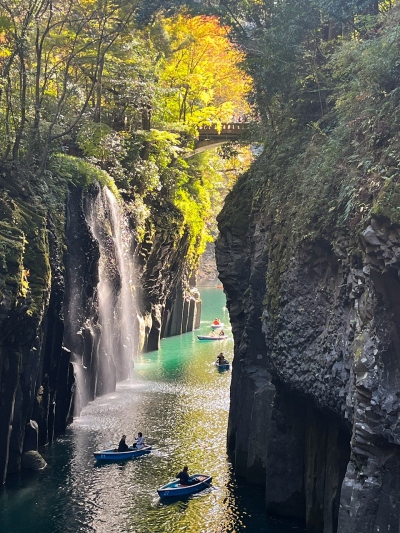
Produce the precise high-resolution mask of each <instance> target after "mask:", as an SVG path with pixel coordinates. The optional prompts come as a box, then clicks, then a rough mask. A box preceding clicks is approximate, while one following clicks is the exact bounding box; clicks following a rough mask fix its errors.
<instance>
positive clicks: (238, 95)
mask: <svg viewBox="0 0 400 533" xmlns="http://www.w3.org/2000/svg"><path fill="white" fill-rule="evenodd" d="M163 27H164V28H165V31H166V34H167V44H168V48H167V50H166V52H164V61H163V63H162V66H161V69H160V84H161V86H162V88H163V89H164V91H165V93H164V107H165V114H164V116H162V117H161V118H162V120H164V121H165V120H168V121H170V122H182V123H185V124H189V125H200V124H203V123H207V122H210V121H211V122H214V123H220V122H222V121H229V120H230V119H231V118H232V116H233V115H234V114H235V113H236V114H237V113H243V112H246V111H247V107H246V104H245V96H246V94H247V93H248V91H249V89H250V78H249V77H248V76H247V75H246V74H245V73H244V72H243V71H242V70H241V69H240V67H239V64H240V62H241V61H242V60H243V54H242V53H241V52H240V51H239V50H238V49H237V48H236V47H234V46H233V45H232V43H231V42H230V41H229V39H228V35H227V28H226V27H223V26H221V25H220V24H219V21H218V19H217V18H216V17H209V16H196V17H190V16H189V15H187V14H179V15H177V16H175V17H173V18H169V19H166V20H165V21H163ZM164 49H165V48H164ZM159 115H160V114H159Z"/></svg>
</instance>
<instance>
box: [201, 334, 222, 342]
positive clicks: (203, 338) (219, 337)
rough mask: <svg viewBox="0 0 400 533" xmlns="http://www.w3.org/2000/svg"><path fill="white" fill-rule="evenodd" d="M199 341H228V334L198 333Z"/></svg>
mask: <svg viewBox="0 0 400 533" xmlns="http://www.w3.org/2000/svg"><path fill="white" fill-rule="evenodd" d="M197 338H198V339H199V341H226V339H227V338H228V335H197Z"/></svg>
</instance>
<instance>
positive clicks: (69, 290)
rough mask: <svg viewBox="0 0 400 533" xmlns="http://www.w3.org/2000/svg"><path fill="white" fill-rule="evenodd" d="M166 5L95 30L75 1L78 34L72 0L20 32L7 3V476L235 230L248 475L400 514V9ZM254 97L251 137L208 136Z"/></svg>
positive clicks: (2, 290) (248, 107) (265, 484)
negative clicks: (211, 149)
mask: <svg viewBox="0 0 400 533" xmlns="http://www.w3.org/2000/svg"><path fill="white" fill-rule="evenodd" d="M117 4H118V2H117ZM145 4H146V3H143V2H137V4H135V7H134V8H132V11H131V10H130V8H129V6H127V5H126V4H125V3H123V2H122V3H121V4H118V6H117V8H116V9H117V12H118V17H114V16H111V15H110V13H109V12H108V11H107V9H105V8H104V6H103V5H101V6H100V5H99V6H98V7H99V9H97V8H96V9H93V12H92V11H91V12H90V14H91V16H90V17H87V18H84V20H85V23H84V27H83V28H81V27H80V26H79V25H78V26H77V21H78V20H83V19H80V18H79V17H80V16H81V14H82V13H80V9H81V7H82V6H78V7H76V6H75V7H73V6H72V5H71V9H76V10H77V11H76V12H74V13H75V15H76V17H75V18H73V17H72V18H71V17H70V12H69V11H68V10H65V9H64V8H63V6H62V5H61V3H58V8H59V11H58V12H57V17H59V18H58V19H57V24H56V26H54V27H58V25H59V27H68V28H69V30H70V32H71V33H72V34H74V35H75V36H76V43H75V44H76V46H77V48H76V49H75V48H74V49H71V48H68V46H66V43H69V34H68V35H66V34H63V33H62V32H61V33H60V34H58V33H57V31H58V30H57V31H54V33H52V31H51V28H54V27H53V26H52V25H51V24H52V20H53V16H54V12H53V7H52V3H51V2H48V3H46V2H45V3H44V4H43V9H42V8H41V10H39V11H36V13H35V12H26V15H27V19H26V20H27V21H28V22H27V23H26V24H27V26H26V28H25V27H24V28H23V31H22V30H21V31H22V33H21V31H20V30H18V31H16V33H15V34H13V33H12V32H13V31H14V30H12V28H13V27H14V28H19V24H20V22H21V21H20V17H19V15H18V16H17V15H15V16H14V14H13V13H11V14H10V13H9V12H8V11H7V9H6V8H4V7H2V6H1V2H0V11H1V9H3V11H1V13H4V16H5V18H6V19H7V20H8V21H9V22H10V24H9V25H6V26H7V27H6V28H5V29H3V30H2V29H1V28H0V31H1V32H2V33H1V36H2V40H1V41H0V46H3V47H6V44H7V45H9V48H7V49H6V50H5V51H4V57H5V58H7V57H8V58H9V62H10V63H7V61H6V60H5V59H4V64H2V66H1V68H2V69H3V71H4V72H5V74H7V75H8V76H9V82H8V86H7V87H8V89H7V91H5V92H4V95H3V96H4V98H5V100H4V101H3V100H1V98H0V102H2V107H1V106H0V110H1V109H2V113H3V117H4V119H5V120H4V121H3V122H4V125H1V124H2V123H1V124H0V138H1V139H2V145H1V153H0V405H1V409H0V473H1V478H2V481H3V483H4V482H5V481H6V479H7V476H10V475H11V474H13V473H18V472H19V471H20V470H21V466H24V467H27V468H29V467H32V468H39V467H42V466H43V463H42V462H41V458H40V455H39V454H36V453H37V452H36V451H37V449H38V447H39V446H42V445H44V444H48V443H51V442H53V441H54V439H55V437H56V436H57V435H60V434H62V433H63V432H65V431H66V429H67V427H68V425H69V424H70V423H71V422H72V421H73V417H74V416H77V415H79V413H81V412H82V409H83V408H84V407H85V406H87V405H88V404H89V403H90V402H92V400H95V399H96V398H99V397H100V396H102V395H105V394H108V393H112V392H113V391H114V390H115V389H116V386H117V382H120V381H122V380H124V379H127V378H129V377H130V375H131V373H132V369H133V367H134V365H135V360H137V359H138V356H140V354H144V353H148V352H152V351H154V350H158V349H159V348H160V340H161V338H166V337H171V336H176V335H180V334H181V333H185V332H190V331H192V330H193V329H195V328H197V327H198V326H199V324H200V313H201V299H200V296H199V293H198V291H197V289H196V288H195V287H196V276H197V270H198V265H199V260H200V256H201V255H202V254H203V252H204V251H205V250H206V247H207V245H208V250H207V254H208V253H210V250H211V255H212V249H213V243H211V241H212V240H213V239H214V237H215V241H216V242H215V254H216V260H217V268H218V275H219V280H220V281H221V283H222V285H223V289H224V292H225V294H226V297H227V308H228V311H229V317H230V322H231V325H232V333H233V338H234V359H233V364H232V382H231V392H230V410H229V420H228V429H227V447H228V451H229V454H230V458H231V461H232V468H233V470H234V473H235V475H236V476H237V477H238V478H242V479H244V480H245V481H246V482H247V483H249V484H251V485H253V486H254V487H255V488H256V489H255V490H258V491H259V492H260V493H262V495H263V496H264V494H265V508H266V511H267V512H268V513H269V514H271V515H278V516H284V517H289V518H294V519H299V520H300V522H304V523H305V524H306V527H307V531H308V532H309V533H377V532H381V533H382V532H389V531H397V530H398V529H399V520H400V519H399V517H400V509H399V506H400V503H399V502H400V482H399V480H400V471H399V469H400V451H399V444H400V432H399V427H400V426H399V417H400V381H399V380H400V364H399V361H400V344H399V334H400V331H399V327H400V321H399V312H400V309H399V305H400V281H399V279H400V216H399V209H400V204H399V201H400V194H399V193H400V190H399V183H400V155H399V154H400V126H399V109H400V91H399V79H400V66H399V61H398V57H399V55H400V41H399V39H398V31H399V28H400V10H399V8H398V6H396V5H394V6H393V5H391V4H390V6H389V5H386V4H385V5H383V4H380V3H379V5H377V4H375V3H371V2H367V1H366V2H362V3H361V4H362V5H361V4H360V3H357V2H349V3H348V4H346V6H344V5H342V3H340V2H337V1H336V0H335V1H332V2H330V1H329V2H325V1H322V0H321V1H319V2H313V3H312V4H310V3H309V2H308V1H303V0H301V1H300V2H291V1H287V2H286V1H284V2H279V3H276V2H273V3H268V2H264V1H259V0H254V1H250V2H241V1H240V0H235V1H234V2H231V3H230V4H229V6H228V8H227V5H226V2H222V1H221V2H220V1H217V0H216V1H210V2H204V3H203V2H198V1H194V2H179V1H177V2H169V3H168V7H171V9H172V11H168V10H167V7H166V6H165V10H167V11H163V10H161V11H159V7H160V6H159V3H158V2H149V3H148V5H145ZM182 4H185V7H184V8H183V9H181V7H182ZM203 4H204V5H203ZM19 7H20V8H21V9H25V8H23V6H22V4H21V6H19ZM84 8H85V9H88V6H86V7H85V6H83V7H82V9H83V11H84V12H85V13H86V11H85V9H84ZM103 8H104V10H103ZM147 9H148V10H149V11H150V12H151V13H150V22H149V16H148V13H147ZM171 13H172V14H171ZM199 13H200V14H199ZM156 14H157V15H156ZM153 15H154V16H153ZM13 17H14V18H13ZM146 17H147V18H146ZM17 19H18V20H17ZM24 20H25V19H24ZM94 21H97V22H96V24H95V23H94ZM121 21H122V22H121ZM143 21H145V22H143ZM12 22H15V24H14V26H13V24H12ZM102 24H103V26H101V25H102ZM141 24H143V26H141ZM99 27H103V29H104V31H102V32H98V28H99ZM10 28H11V29H10ZM227 28H229V32H228V31H227ZM25 32H26V33H27V34H29V35H30V36H31V39H32V40H31V47H30V48H31V52H30V53H29V54H28V53H27V51H26V49H25V48H21V49H20V48H18V46H17V45H16V44H13V43H18V42H20V40H19V38H20V34H25ZM81 32H82V33H83V34H84V38H83V37H82V42H81V41H80V37H81V35H82V33H81ZM208 32H211V35H212V38H209V33H208ZM228 33H229V39H228V38H227V34H228ZM87 36H91V39H92V38H93V41H92V40H90V39H89V40H87ZM114 37H115V39H116V40H115V41H114V40H113V39H114ZM47 38H48V39H50V41H49V45H48V48H46V47H44V48H43V47H42V48H41V47H40V46H39V44H40V42H42V43H43V42H45V40H46V39H47ZM41 39H43V41H41ZM210 42H211V43H212V45H210ZM1 43H3V44H1ZM4 43H6V44H4ZM78 44H79V46H78ZM114 44H115V46H114ZM208 46H209V47H208ZM88 48H89V49H90V50H89V51H90V53H88V54H87V51H88ZM10 50H11V52H10ZM63 50H64V52H65V54H66V56H65V57H64V56H62V53H61V52H62V51H63ZM12 51H14V52H12ZM25 53H26V55H24V54H25ZM47 53H48V54H49V56H47V55H46V54H47ZM52 54H53V55H52ZM68 54H69V55H68ZM50 56H51V57H50ZM61 56H62V57H63V60H62V61H61V60H60V61H59V58H60V57H61ZM194 57H195V58H196V61H194V62H193V61H192V59H193V58H194ZM93 58H94V59H93ZM44 59H46V61H48V65H51V66H52V69H53V70H52V69H50V70H51V72H53V71H54V72H56V74H57V75H54V77H53V78H51V76H50V75H49V76H48V75H47V74H48V71H47V70H46V69H45V70H44V71H43V70H41V69H42V67H41V65H42V62H43V60H44ZM203 60H204V62H203V63H202V61H203ZM193 64H196V65H197V64H201V69H200V70H193V71H191V70H190V68H191V67H192V66H193ZM238 64H240V65H241V67H240V68H239V67H238ZM28 65H35V66H36V70H35V69H33V68H31V69H27V66H28ZM60 65H63V67H62V66H60ZM88 65H89V66H88ZM89 67H90V68H89ZM105 67H106V68H105ZM241 69H242V70H241ZM26 71H27V73H26V76H28V77H29V76H30V78H29V80H30V82H31V85H30V86H31V87H32V90H31V91H29V90H28V89H27V87H26V85H25V82H24V75H22V74H21V73H24V72H26ZM188 73H189V74H190V75H189V74H188ZM13 84H14V85H15V86H17V87H18V88H19V90H18V91H15V94H14V93H12V90H11V87H13V86H14V85H13ZM54 87H56V88H57V90H55V89H54ZM77 95H79V97H78V96H77ZM0 97H2V93H0ZM245 97H248V100H249V101H250V104H245V103H243V102H244V100H245ZM64 99H65V100H64ZM15 102H18V105H17V106H16V104H15ZM28 104H29V105H28ZM15 109H18V113H19V114H18V113H17V112H16V111H15ZM27 109H28V110H29V113H28V116H26V114H27ZM13 113H16V114H17V115H18V117H17V118H15V119H14V120H13V121H11V119H10V117H11V116H13ZM233 115H239V118H240V119H242V117H243V116H246V120H247V118H248V116H249V117H250V120H249V124H248V127H247V125H246V128H245V129H246V135H247V137H245V139H244V141H243V142H244V144H247V145H250V147H251V149H250V150H247V156H244V155H243V154H245V153H246V152H245V151H243V152H240V149H241V148H240V147H238V146H237V145H228V146H224V147H223V148H221V149H220V151H219V152H218V153H216V154H215V153H214V154H207V153H205V152H204V153H199V154H197V155H196V154H195V153H194V148H195V146H196V142H198V140H196V135H197V134H198V132H199V128H200V127H202V128H203V130H204V131H205V132H206V133H204V135H205V136H207V131H208V129H210V128H211V129H212V132H213V136H215V138H216V139H217V140H218V135H219V132H220V131H222V130H223V125H224V123H231V124H236V123H239V119H237V122H236V119H235V120H233V119H232V116H233ZM52 117H53V118H52ZM77 117H78V118H79V120H78V119H77ZM6 119H7V120H6ZM210 123H211V124H212V126H210ZM2 128H3V129H2ZM210 131H211V130H210ZM213 140H214V141H215V139H213ZM203 141H207V142H208V141H209V140H207V139H203ZM202 148H204V147H202ZM249 153H250V155H249ZM245 157H247V160H246V162H243V160H244V159H245ZM253 160H254V161H253ZM250 161H252V163H251V165H250V168H248V167H249V164H250ZM246 168H248V169H247V170H246ZM238 175H240V176H239V177H238V179H237V180H236V177H237V176H238ZM227 189H231V191H230V192H229V194H228V195H227V197H226V199H225V201H224V203H223V198H224V197H225V193H226V191H227ZM222 204H223V207H222ZM220 208H222V210H221V212H220V214H219V215H218V217H217V220H218V232H219V234H218V236H216V234H217V231H216V228H215V226H213V225H212V223H211V222H210V220H211V219H212V218H213V216H214V215H216V214H217V211H219V210H220ZM207 224H209V225H210V227H208V228H207V229H205V228H206V225H207ZM207 270H208V273H206V276H205V277H204V279H207V276H209V277H210V279H212V280H215V273H214V271H213V269H212V268H210V267H207ZM174 368H175V367H174ZM178 369H179V365H178ZM180 377H181V376H180ZM167 381H168V380H167ZM161 382H162V383H164V382H163V381H162V380H161ZM210 382H211V381H210ZM212 383H213V385H212V386H214V382H213V381H212ZM216 383H217V382H216ZM160 386H161V385H160ZM161 387H164V385H162V386H161ZM165 387H166V389H168V387H167V386H165ZM175 393H176V391H175ZM176 396H177V397H179V394H177V395H176ZM183 402H184V400H183ZM195 412H196V407H194V411H193V413H195ZM190 416H192V414H191V415H190ZM195 416H196V415H195V414H194V415H193V417H194V418H195ZM183 418H184V417H183ZM189 418H190V417H189ZM31 452H34V453H33V454H32V453H31ZM225 466H226V465H225ZM227 471H228V470H227Z"/></svg>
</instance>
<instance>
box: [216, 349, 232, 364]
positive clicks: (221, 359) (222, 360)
mask: <svg viewBox="0 0 400 533" xmlns="http://www.w3.org/2000/svg"><path fill="white" fill-rule="evenodd" d="M217 363H218V364H219V365H228V364H229V361H228V360H227V359H225V357H224V354H223V353H222V352H221V353H220V354H219V356H218V357H217Z"/></svg>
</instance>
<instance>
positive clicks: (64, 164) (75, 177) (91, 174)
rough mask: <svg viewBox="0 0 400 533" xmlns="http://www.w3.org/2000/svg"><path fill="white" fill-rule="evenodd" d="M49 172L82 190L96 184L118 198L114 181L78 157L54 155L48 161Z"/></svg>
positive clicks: (102, 171)
mask: <svg viewBox="0 0 400 533" xmlns="http://www.w3.org/2000/svg"><path fill="white" fill-rule="evenodd" d="M49 170H50V171H51V172H54V174H56V175H57V176H60V177H61V178H64V179H65V180H66V181H67V182H70V183H72V184H74V185H76V186H80V187H84V188H86V187H88V186H89V185H90V184H92V183H94V182H98V183H100V184H101V185H103V186H107V187H108V188H109V189H110V190H111V191H112V192H113V193H114V195H115V196H116V197H117V198H119V197H120V194H119V190H118V188H117V187H116V185H115V182H114V180H113V179H112V177H111V176H110V175H109V174H108V173H107V172H105V171H104V170H101V169H99V168H98V167H96V166H94V165H92V164H90V163H88V162H87V161H85V160H83V159H80V158H78V157H72V156H68V155H65V154H54V156H53V157H52V159H51V161H50V165H49Z"/></svg>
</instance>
